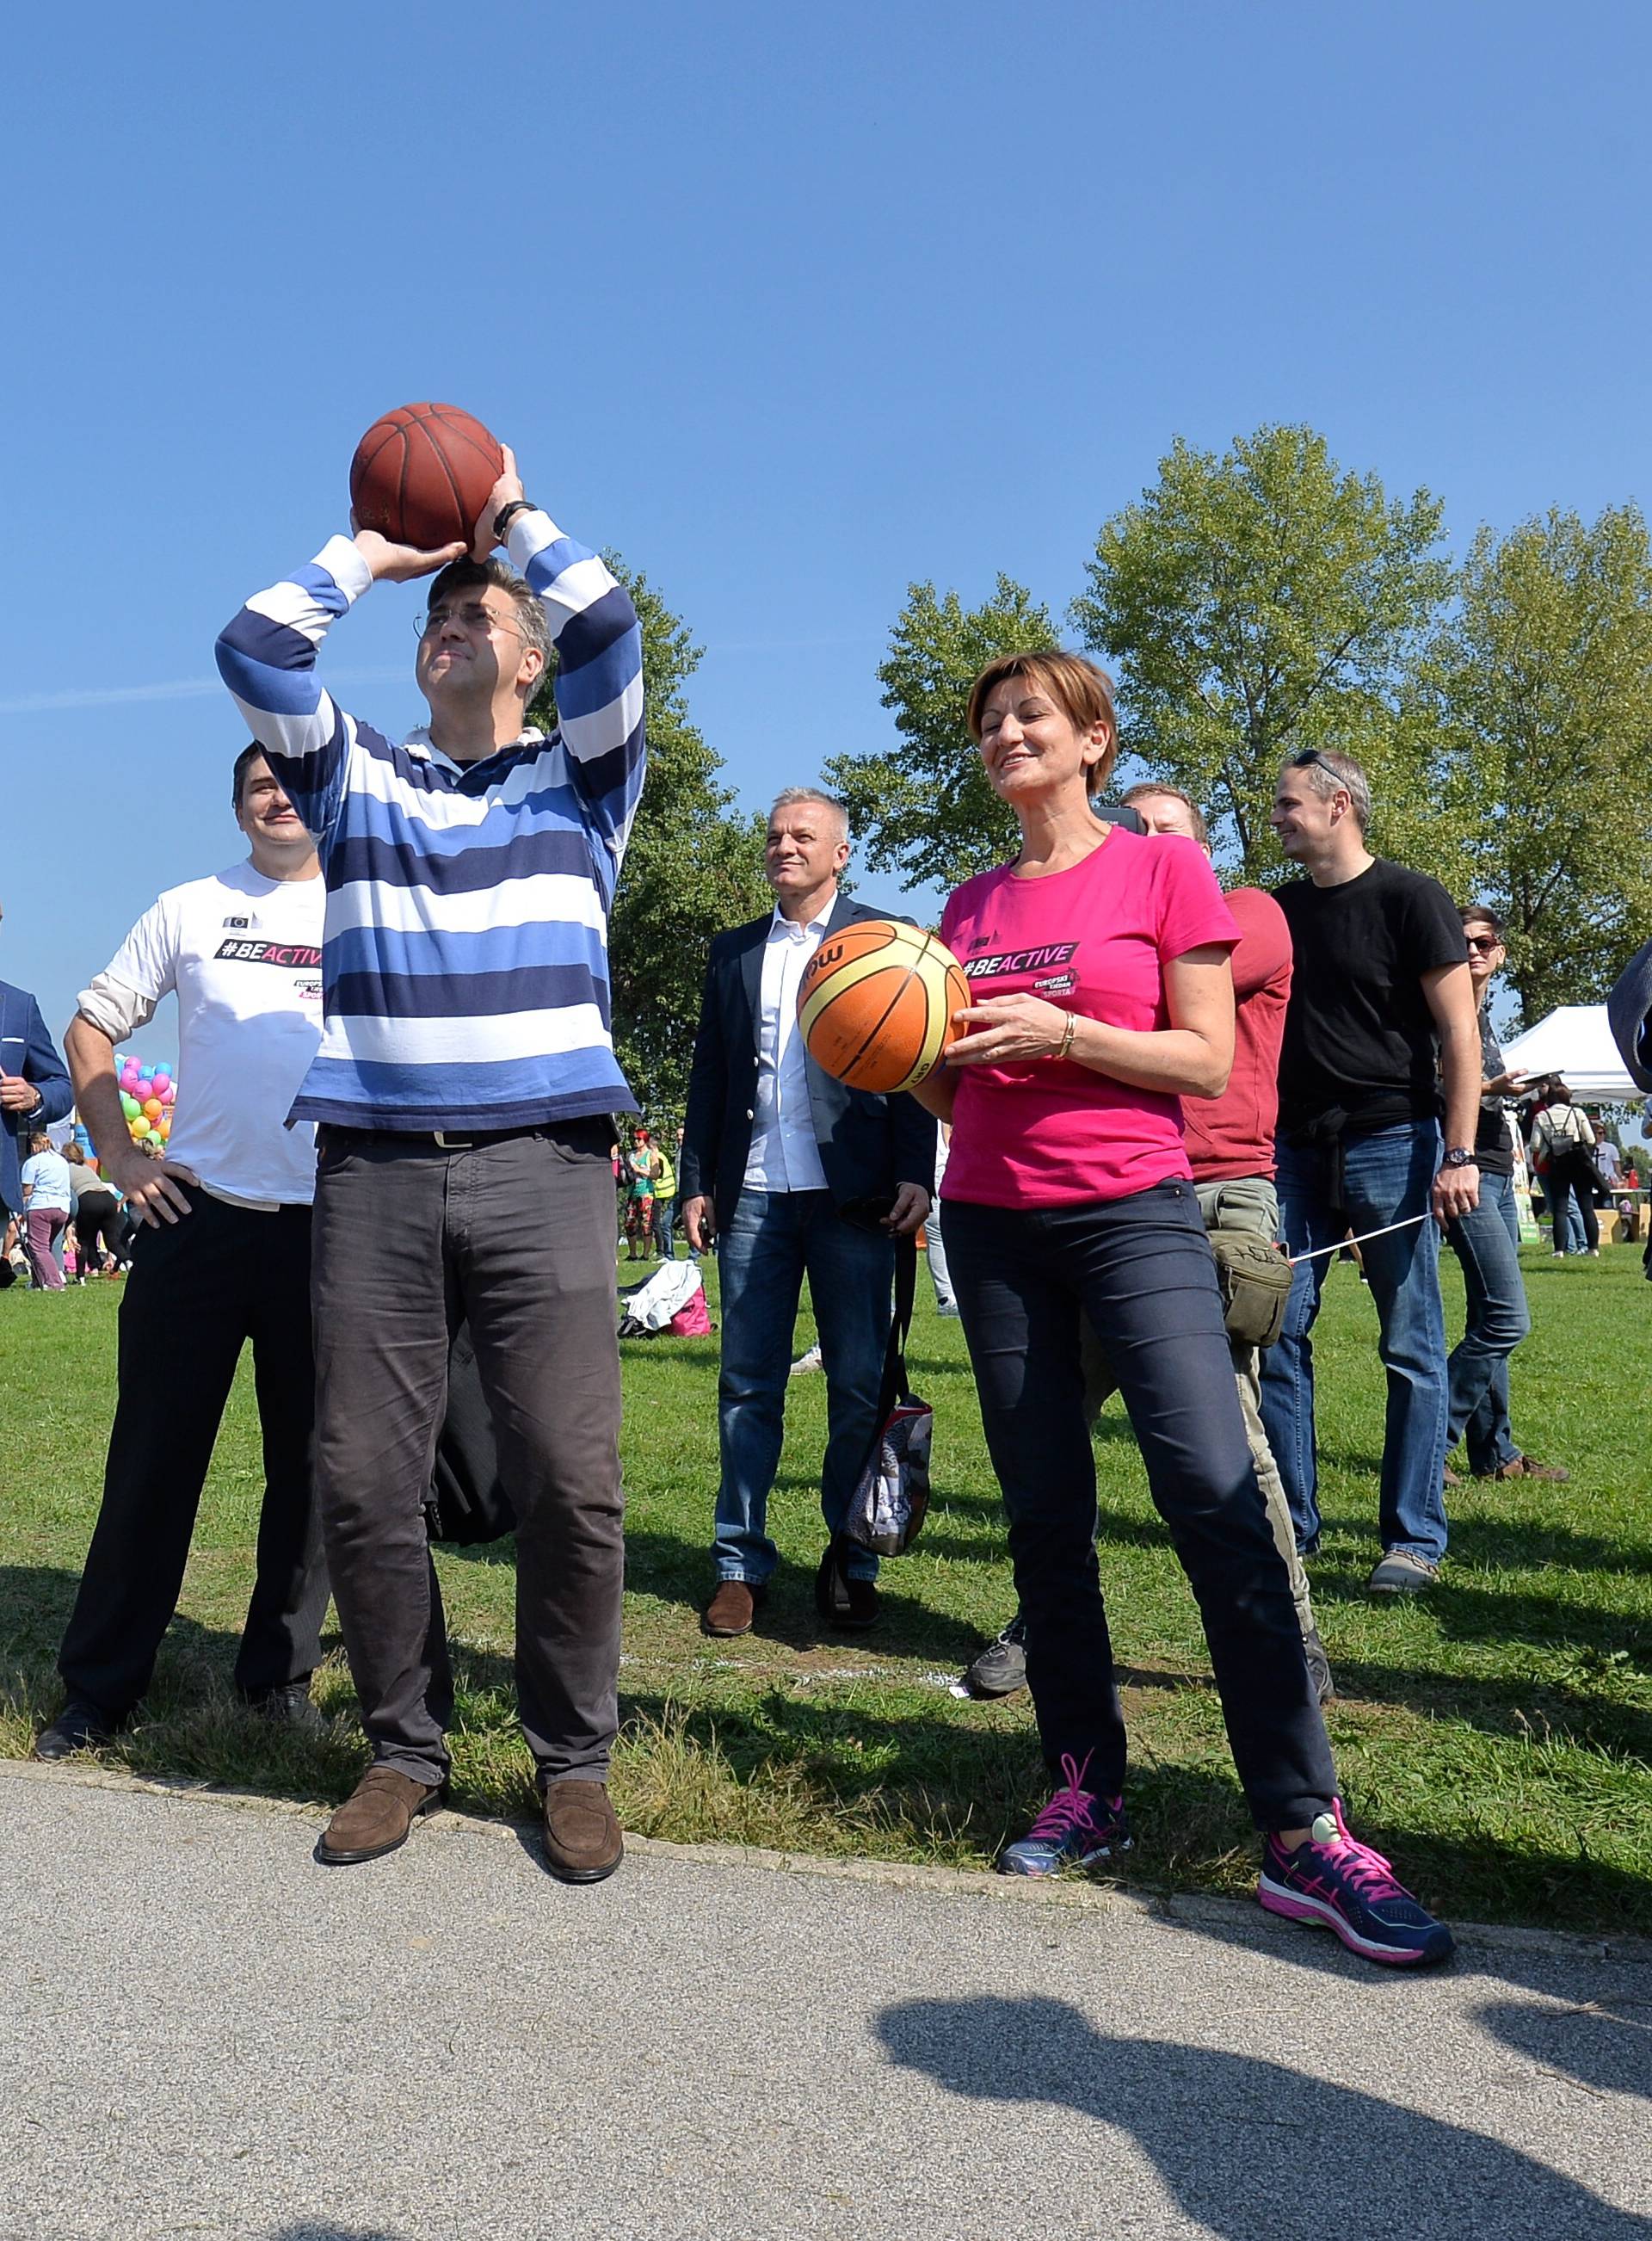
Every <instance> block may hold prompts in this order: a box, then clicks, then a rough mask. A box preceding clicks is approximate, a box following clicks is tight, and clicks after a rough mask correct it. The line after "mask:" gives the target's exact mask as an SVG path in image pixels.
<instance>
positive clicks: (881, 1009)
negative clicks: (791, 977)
mask: <svg viewBox="0 0 1652 2241" xmlns="http://www.w3.org/2000/svg"><path fill="white" fill-rule="evenodd" d="M969 1000H970V995H969V983H968V981H967V980H965V978H964V968H963V967H962V966H961V965H960V963H959V962H958V960H957V959H956V958H955V957H954V956H953V953H952V952H951V950H950V949H948V948H947V947H946V945H945V944H944V943H943V942H942V941H941V940H940V937H939V935H937V934H933V933H926V932H925V930H924V929H923V927H920V926H905V925H903V924H902V923H901V922H900V920H899V919H887V918H865V919H859V920H856V921H855V923H854V924H853V926H846V927H841V928H840V929H839V932H838V933H828V934H827V935H826V939H825V940H824V941H822V943H821V944H820V947H819V949H817V950H816V951H815V953H814V955H813V957H812V958H811V959H810V960H809V963H808V967H807V969H806V972H805V973H804V975H803V980H802V985H801V986H800V987H799V990H798V1025H799V1027H800V1028H801V1029H802V1031H803V1040H804V1042H805V1043H806V1045H807V1047H808V1053H809V1056H810V1057H811V1058H812V1059H813V1060H814V1062H815V1064H816V1065H817V1066H819V1067H824V1068H825V1069H826V1073H828V1074H831V1075H832V1076H833V1079H834V1080H838V1081H842V1082H846V1083H847V1084H848V1086H849V1087H850V1088H851V1089H880V1090H894V1089H910V1088H911V1087H913V1084H914V1083H915V1082H920V1081H921V1080H923V1079H924V1076H925V1075H926V1074H930V1073H932V1072H933V1070H934V1068H935V1067H936V1066H937V1065H938V1064H939V1063H940V1056H941V1054H942V1052H943V1051H944V1050H945V1049H946V1046H947V1044H948V1043H951V1042H956V1040H958V1038H959V1036H960V1034H962V1033H963V1030H962V1028H961V1027H954V1026H953V1013H954V1012H957V1011H961V1010H963V1009H964V1008H965V1007H966V1006H967V1004H968V1003H969Z"/></svg>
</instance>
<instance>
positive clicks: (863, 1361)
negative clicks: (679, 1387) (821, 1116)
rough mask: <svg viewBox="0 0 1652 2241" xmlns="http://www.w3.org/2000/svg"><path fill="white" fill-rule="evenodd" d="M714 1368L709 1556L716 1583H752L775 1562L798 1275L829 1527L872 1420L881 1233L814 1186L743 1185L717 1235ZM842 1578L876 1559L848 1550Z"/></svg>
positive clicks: (885, 1301)
mask: <svg viewBox="0 0 1652 2241" xmlns="http://www.w3.org/2000/svg"><path fill="white" fill-rule="evenodd" d="M717 1265H718V1269H719V1275H720V1281H721V1301H722V1317H723V1367H722V1374H721V1375H720V1377H719V1380H718V1388H717V1422H718V1442H719V1449H720V1452H721V1456H722V1476H721V1479H720V1482H719V1486H718V1489H717V1512H716V1522H715V1538H714V1541H713V1543H712V1562H713V1564H714V1565H715V1566H716V1569H717V1576H718V1578H719V1580H746V1581H749V1582H750V1583H751V1584H752V1586H753V1587H761V1586H762V1585H763V1584H764V1582H766V1580H767V1579H768V1577H769V1575H770V1574H771V1573H772V1571H773V1569H774V1567H775V1565H776V1564H777V1563H778V1562H779V1550H778V1549H776V1548H775V1545H774V1543H773V1542H772V1540H771V1539H770V1538H769V1532H768V1499H769V1493H770V1490H771V1488H772V1486H773V1484H774V1474H775V1471H776V1469H777V1468H779V1461H780V1446H781V1442H782V1441H783V1439H784V1438H785V1435H786V1380H787V1376H788V1374H789V1372H790V1370H791V1367H792V1335H793V1329H794V1328H795V1327H796V1323H797V1317H798V1301H799V1297H800V1296H801V1294H802V1290H803V1279H804V1277H805V1276H807V1277H808V1280H809V1297H810V1299H811V1300H812V1301H813V1305H814V1320H815V1325H816V1328H818V1329H819V1334H820V1365H821V1368H823V1369H824V1370H825V1372H826V1457H825V1460H824V1462H822V1464H821V1468H820V1513H821V1515H822V1517H823V1518H824V1519H825V1521H826V1531H827V1532H828V1534H834V1533H836V1532H838V1531H839V1529H841V1527H842V1524H843V1520H844V1515H845V1514H846V1511H847V1509H848V1507H849V1497H850V1495H852V1494H853V1492H854V1488H855V1481H856V1480H857V1479H858V1478H859V1475H860V1473H861V1470H862V1468H864V1466H865V1463H866V1457H867V1455H869V1454H870V1452H871V1448H872V1440H873V1433H874V1432H875V1431H876V1430H877V1428H878V1401H879V1398H880V1394H881V1391H882V1387H883V1361H884V1355H885V1353H886V1350H887V1348H888V1345H889V1318H890V1287H891V1285H892V1284H893V1281H894V1273H895V1248H894V1241H893V1238H892V1237H891V1236H890V1234H889V1233H888V1232H887V1231H886V1230H885V1231H874V1230H867V1229H860V1228H857V1227H856V1226H855V1225H854V1224H853V1222H848V1221H844V1220H843V1219H842V1217H841V1216H840V1215H839V1214H835V1213H834V1212H833V1207H832V1198H831V1194H830V1193H829V1192H827V1191H823V1190H811V1191H757V1190H743V1191H742V1192H741V1193H740V1194H739V1199H738V1200H737V1201H735V1206H734V1212H733V1215H732V1219H731V1220H730V1221H729V1224H728V1227H727V1228H726V1229H725V1230H724V1231H723V1232H722V1233H721V1234H720V1236H719V1241H718V1262H717ZM845 1569H846V1573H847V1575H848V1576H849V1577H850V1578H851V1579H864V1580H871V1579H875V1578H876V1577H877V1573H878V1559H877V1558H876V1557H875V1556H874V1555H873V1554H872V1552H871V1550H870V1549H861V1548H859V1547H858V1546H857V1547H855V1548H853V1549H851V1550H850V1551H849V1553H848V1555H847V1557H846V1564H845Z"/></svg>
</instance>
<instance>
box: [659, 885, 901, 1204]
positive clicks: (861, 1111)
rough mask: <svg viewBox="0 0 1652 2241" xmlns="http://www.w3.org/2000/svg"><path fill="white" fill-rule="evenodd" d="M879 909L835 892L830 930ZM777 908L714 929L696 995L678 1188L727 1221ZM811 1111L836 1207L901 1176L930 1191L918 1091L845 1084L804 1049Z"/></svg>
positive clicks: (743, 1139) (742, 1163)
mask: <svg viewBox="0 0 1652 2241" xmlns="http://www.w3.org/2000/svg"><path fill="white" fill-rule="evenodd" d="M887 915H888V913H886V912H885V911H879V910H873V909H872V908H871V907H870V906H869V905H867V904H866V903H854V902H851V901H850V900H849V899H848V897H847V896H846V895H841V894H840V895H839V896H838V898H837V900H835V901H834V902H833V906H832V914H831V916H830V918H829V919H828V920H827V921H826V930H827V933H829V934H831V933H836V932H837V931H838V929H839V927H844V926H848V925H850V924H851V923H852V922H853V920H856V919H860V918H884V917H886V916H887ZM772 924H773V914H772V913H770V915H769V917H767V918H757V919H752V920H751V922H750V923H749V924H748V925H746V926H737V927H732V929H731V930H730V931H729V932H728V933H719V935H718V936H717V937H716V939H715V940H713V942H712V954H711V962H710V964H709V966H708V967H707V968H706V991H705V994H704V996H703V998H702V999H701V1002H700V1013H699V1033H698V1034H697V1035H696V1036H695V1038H694V1061H693V1066H692V1070H691V1072H690V1074H689V1078H688V1111H687V1113H686V1114H685V1116H684V1121H683V1156H682V1160H681V1161H680V1163H679V1169H678V1189H679V1192H680V1193H681V1194H682V1196H683V1197H684V1198H686V1199H688V1198H698V1197H699V1196H701V1195H706V1196H709V1197H710V1199H711V1200H712V1204H713V1205H714V1207H716V1210H717V1220H718V1224H719V1228H720V1227H722V1226H724V1225H725V1224H726V1222H727V1221H728V1219H729V1216H730V1215H731V1214H732V1213H733V1211H734V1205H735V1201H736V1200H737V1199H738V1198H739V1194H740V1189H741V1187H742V1185H743V1184H744V1182H745V1180H746V1155H747V1154H748V1153H749V1152H750V1150H751V1148H752V1115H753V1114H754V1112H755V1111H756V1107H757V1036H758V1026H759V1019H760V1016H761V1013H762V1007H763V946H764V943H765V942H766V940H767V939H768V931H769V927H771V926H772ZM803 1063H804V1067H805V1070H806V1073H807V1075H808V1080H809V1114H810V1117H811V1119H812V1120H813V1123H814V1141H815V1142H816V1143H817V1144H818V1145H819V1147H820V1165H821V1167H823V1168H824V1169H825V1171H826V1188H827V1189H828V1190H829V1191H830V1192H831V1194H832V1200H833V1205H834V1206H844V1205H846V1204H848V1203H849V1202H850V1201H852V1200H854V1199H859V1198H873V1197H879V1196H882V1195H885V1194H889V1193H892V1192H893V1191H894V1190H895V1189H897V1188H898V1187H899V1186H900V1184H902V1183H920V1184H921V1185H922V1187H924V1189H925V1190H926V1191H927V1192H929V1194H931V1196H932V1197H933V1194H934V1189H935V1123H934V1121H933V1118H932V1116H931V1115H930V1114H927V1113H926V1112H925V1110H924V1108H923V1107H922V1106H921V1105H920V1104H919V1102H918V1100H917V1099H916V1098H915V1097H906V1096H902V1095H896V1096H893V1097H884V1096H880V1095H878V1094H876V1093H874V1092H873V1091H872V1090H867V1089H847V1088H846V1087H844V1085H843V1083H842V1082H840V1081H834V1080H833V1078H832V1076H831V1075H830V1074H826V1073H823V1072H822V1070H821V1069H820V1067H818V1066H817V1065H816V1064H815V1062H814V1060H813V1059H812V1058H811V1057H809V1055H808V1054H807V1052H805V1054H804V1059H803Z"/></svg>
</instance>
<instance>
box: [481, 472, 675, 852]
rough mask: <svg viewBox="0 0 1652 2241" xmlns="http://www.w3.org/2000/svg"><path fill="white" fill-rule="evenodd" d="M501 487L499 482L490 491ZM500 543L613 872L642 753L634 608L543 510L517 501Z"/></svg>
mask: <svg viewBox="0 0 1652 2241" xmlns="http://www.w3.org/2000/svg"><path fill="white" fill-rule="evenodd" d="M506 458H507V460H509V462H510V465H511V466H512V469H514V465H515V462H514V460H511V459H510V455H509V454H508V453H507V454H506ZM513 489H514V493H515V496H514V498H511V497H508V496H507V497H506V498H502V499H501V504H502V505H503V504H505V503H511V504H514V503H517V502H518V501H521V492H522V485H521V484H520V483H519V482H517V483H515V484H514V485H513ZM506 490H507V485H506V484H505V482H501V483H500V484H499V485H497V487H496V495H498V493H499V492H506ZM505 552H507V554H508V555H509V557H510V561H511V565H512V567H513V568H514V569H515V570H516V571H517V572H518V575H521V576H524V577H525V578H526V579H527V581H528V584H529V585H530V587H531V588H532V591H533V592H534V593H535V594H536V595H537V597H538V599H539V601H540V604H541V605H543V607H544V608H545V619H546V620H547V621H548V623H549V624H550V626H551V642H552V645H553V646H555V647H556V650H557V719H558V725H559V726H560V728H561V732H562V739H563V744H564V745H565V747H566V748H567V751H568V775H569V777H570V778H571V779H572V782H573V784H574V785H575V786H577V787H578V788H579V793H580V794H581V796H582V797H583V799H584V800H585V806H586V808H587V809H588V810H589V811H590V813H591V814H592V819H594V821H595V823H596V825H597V827H598V830H599V832H600V833H602V834H603V836H604V838H605V840H606V841H607V843H608V846H609V847H610V848H611V849H612V852H613V859H614V866H615V869H616V872H617V871H618V868H619V860H620V858H621V856H623V854H624V853H625V841H626V838H627V836H628V835H629V833H630V832H631V822H632V818H633V817H634V816H635V815H636V813H637V804H638V802H639V799H641V795H642V786H643V772H644V766H645V759H646V747H645V739H644V733H643V675H642V626H641V625H640V624H639V622H638V620H637V610H636V608H635V607H634V606H633V605H632V602H631V594H630V593H629V592H627V591H626V589H625V585H623V584H621V583H619V581H618V579H616V578H615V576H614V574H613V572H612V570H611V569H610V568H609V566H608V565H607V563H606V562H605V560H604V559H602V558H601V556H600V554H599V553H596V552H592V551H590V549H589V548H588V547H587V546H585V545H579V544H576V543H575V541H574V539H572V537H565V536H564V534H563V532H561V530H559V529H558V527H557V525H556V524H555V522H554V521H552V518H551V517H550V515H549V514H547V513H544V512H540V511H539V509H538V507H537V506H533V505H528V504H526V503H525V501H522V510H521V511H520V512H518V513H516V514H515V515H514V516H513V517H512V519H511V521H510V522H509V523H508V524H507V525H506V530H505Z"/></svg>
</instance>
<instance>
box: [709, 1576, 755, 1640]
mask: <svg viewBox="0 0 1652 2241" xmlns="http://www.w3.org/2000/svg"><path fill="white" fill-rule="evenodd" d="M762 1600H763V1590H762V1589H761V1588H754V1587H752V1585H751V1583H750V1582H749V1581H746V1580H719V1582H718V1583H717V1593H716V1594H715V1595H713V1596H712V1599H711V1601H710V1602H708V1603H707V1604H706V1617H705V1622H704V1623H705V1627H706V1633H707V1634H717V1635H731V1634H749V1633H750V1632H751V1630H752V1620H753V1619H754V1618H755V1617H756V1616H757V1607H758V1605H759V1603H760V1602H762Z"/></svg>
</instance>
